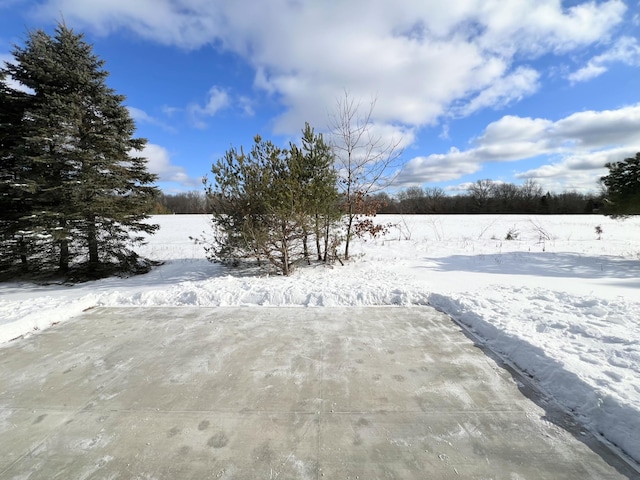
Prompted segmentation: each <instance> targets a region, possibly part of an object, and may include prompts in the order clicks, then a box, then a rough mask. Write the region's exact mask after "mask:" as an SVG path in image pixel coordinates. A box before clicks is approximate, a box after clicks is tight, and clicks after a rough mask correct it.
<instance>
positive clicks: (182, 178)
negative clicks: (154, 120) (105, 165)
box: [134, 143, 201, 187]
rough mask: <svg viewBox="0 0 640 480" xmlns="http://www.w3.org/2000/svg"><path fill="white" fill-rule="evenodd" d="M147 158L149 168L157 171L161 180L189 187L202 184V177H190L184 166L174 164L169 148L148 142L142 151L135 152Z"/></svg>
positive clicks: (154, 171)
mask: <svg viewBox="0 0 640 480" xmlns="http://www.w3.org/2000/svg"><path fill="white" fill-rule="evenodd" d="M134 154H135V155H140V156H142V157H145V158H146V159H147V162H148V163H147V168H148V169H149V171H150V172H151V173H155V174H157V175H158V177H159V181H161V182H175V183H179V184H181V185H184V186H187V187H195V186H198V185H201V181H200V179H195V178H192V177H190V176H189V175H188V174H187V172H186V170H185V169H184V168H183V167H180V166H177V165H173V164H172V163H171V156H170V154H169V152H168V151H167V149H165V148H164V147H161V146H160V145H155V144H153V143H148V144H147V145H146V146H145V147H144V149H143V150H142V152H134Z"/></svg>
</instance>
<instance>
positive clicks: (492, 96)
mask: <svg viewBox="0 0 640 480" xmlns="http://www.w3.org/2000/svg"><path fill="white" fill-rule="evenodd" d="M539 78H540V74H539V73H538V72H536V71H535V70H533V69H532V68H528V67H518V68H517V69H516V70H515V71H514V72H513V73H511V74H508V75H506V76H503V77H500V78H498V79H497V80H496V81H494V82H493V83H491V85H489V86H488V87H487V88H486V89H484V90H482V91H481V92H480V93H479V94H478V95H476V97H475V98H473V99H472V100H471V101H470V102H469V103H468V104H467V105H465V106H463V107H461V108H459V109H456V111H457V113H458V114H459V115H462V116H467V115H470V114H472V113H474V112H476V111H478V110H481V109H483V108H502V107H504V106H506V105H508V104H510V103H512V102H515V101H518V100H521V99H522V98H524V97H528V96H530V95H532V94H534V93H535V92H536V91H537V90H538V89H539V88H540V83H539V81H538V80H539Z"/></svg>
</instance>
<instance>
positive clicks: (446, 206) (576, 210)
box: [372, 180, 603, 215]
mask: <svg viewBox="0 0 640 480" xmlns="http://www.w3.org/2000/svg"><path fill="white" fill-rule="evenodd" d="M372 200H375V202H376V203H377V204H378V205H380V208H379V209H378V210H377V213H382V214H384V213H389V214H392V213H393V214H538V215H544V214H550V215H551V214H555V215H559V214H591V213H602V212H601V208H602V205H603V197H602V195H596V194H583V193H577V192H564V193H559V194H555V193H550V192H544V191H543V190H542V188H541V187H540V185H538V184H537V183H535V182H533V181H527V182H525V183H524V184H522V185H514V184H511V183H502V182H494V181H492V180H478V181H476V182H475V183H473V184H472V185H470V186H469V188H468V189H467V191H466V192H465V193H463V194H458V195H447V193H446V192H445V190H444V189H442V188H439V187H425V188H423V187H409V188H407V189H405V190H401V191H399V192H398V193H397V194H395V195H393V196H391V195H389V194H387V193H385V192H381V193H378V194H376V195H375V196H373V197H372Z"/></svg>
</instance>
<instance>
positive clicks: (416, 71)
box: [0, 0, 640, 193]
mask: <svg viewBox="0 0 640 480" xmlns="http://www.w3.org/2000/svg"><path fill="white" fill-rule="evenodd" d="M62 17H64V20H65V22H66V24H67V25H68V26H70V27H72V28H74V29H75V30H76V31H77V32H84V33H85V35H86V39H87V41H88V42H90V43H92V44H93V45H94V51H95V53H96V54H97V55H99V56H100V57H101V58H102V59H104V60H105V61H106V65H105V68H106V70H108V71H109V72H110V74H111V75H110V77H109V79H108V84H109V86H111V87H112V88H114V89H115V90H116V91H117V92H118V93H120V94H123V95H126V96H127V101H126V105H127V106H128V107H129V109H130V112H131V114H132V116H133V117H134V118H135V120H136V123H137V126H138V136H141V137H145V138H147V139H148V141H149V144H148V146H147V148H146V150H145V152H144V154H145V156H147V158H148V159H149V168H150V170H152V171H154V172H155V173H158V174H159V175H160V182H159V185H160V187H161V188H162V189H163V190H165V191H166V192H175V191H183V190H193V189H200V188H201V178H202V177H203V176H204V175H205V174H207V173H208V172H209V170H210V167H211V164H212V162H214V161H215V160H216V159H218V158H219V157H220V156H221V155H222V154H223V153H224V152H225V151H226V150H227V149H228V148H229V147H230V146H232V145H233V146H235V147H239V146H241V145H244V146H246V147H248V146H250V144H251V143H252V139H253V137H254V135H256V134H260V135H261V136H263V138H268V139H271V140H273V141H274V142H275V143H277V144H280V145H283V146H285V145H287V144H288V142H289V141H290V140H296V139H298V138H299V137H300V130H301V129H302V128H303V126H304V123H305V122H309V123H310V124H311V125H312V126H314V127H315V128H316V130H317V131H323V130H325V129H326V128H327V126H328V125H329V123H330V120H329V118H330V115H332V114H335V113H336V108H337V107H336V104H337V101H338V100H339V99H341V98H342V97H343V96H344V94H345V92H348V93H349V95H350V97H351V98H352V99H356V100H358V99H359V100H361V101H362V108H363V109H364V110H366V109H367V107H368V105H369V102H370V100H371V99H372V98H375V99H376V103H375V108H374V110H373V117H372V120H373V127H374V130H375V132H378V133H379V134H380V135H382V136H383V140H385V139H388V140H389V141H399V142H401V145H402V146H403V147H404V151H403V154H402V157H401V160H402V162H403V163H404V168H403V169H402V171H401V172H400V173H399V175H398V177H397V179H396V184H395V187H396V188H403V187H407V186H415V185H422V186H438V187H443V188H445V189H447V190H448V191H450V192H452V193H455V192H457V191H460V190H464V189H465V188H466V186H467V185H468V184H469V183H470V182H474V181H476V180H478V179H485V178H490V179H493V180H496V181H504V182H512V183H516V184H519V183H522V182H524V181H526V180H528V179H531V180H534V181H536V182H538V183H539V184H541V186H542V187H543V188H544V189H545V190H550V191H552V192H560V191H566V190H575V191H580V192H589V191H597V190H598V184H597V180H598V178H599V177H600V176H601V175H603V174H606V169H605V168H604V167H603V166H604V164H605V163H606V162H607V161H615V160H622V159H624V158H626V157H630V156H633V155H635V153H636V152H638V151H640V39H639V33H640V2H638V0H626V1H623V0H607V1H589V2H587V1H580V0H573V1H562V2H561V1H560V0H447V1H443V0H405V1H403V0H399V1H390V0H326V1H323V0H263V1H257V0H218V1H214V0H90V1H88V0H41V1H34V0H0V60H5V61H10V60H11V58H12V57H11V55H10V52H11V49H12V45H13V44H18V45H23V44H24V41H25V39H26V36H27V31H28V30H29V29H37V28H41V29H44V30H45V31H48V32H53V29H54V27H55V24H56V22H57V21H59V20H60V19H61V18H62Z"/></svg>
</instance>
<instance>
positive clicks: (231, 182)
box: [204, 124, 341, 275]
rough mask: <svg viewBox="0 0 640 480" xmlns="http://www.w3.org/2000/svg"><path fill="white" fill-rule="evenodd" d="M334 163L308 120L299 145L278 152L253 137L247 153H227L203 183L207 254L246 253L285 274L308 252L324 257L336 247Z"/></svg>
mask: <svg viewBox="0 0 640 480" xmlns="http://www.w3.org/2000/svg"><path fill="white" fill-rule="evenodd" d="M333 163H334V156H333V154H332V152H331V149H330V148H329V146H328V145H327V144H326V143H325V141H324V139H323V137H322V135H317V134H315V133H314V131H313V129H312V128H311V127H310V126H309V125H308V124H307V125H306V126H305V129H304V130H303V136H302V145H301V146H300V147H298V146H297V145H294V144H290V146H289V148H288V149H282V148H279V147H276V146H275V145H274V144H273V143H272V142H270V141H267V140H263V139H262V138H260V136H256V137H255V139H254V145H253V148H252V149H251V151H250V152H248V153H245V152H244V150H243V149H242V148H241V149H240V150H239V151H238V150H237V149H235V148H232V149H230V150H229V151H227V152H226V153H225V155H224V156H223V157H222V158H221V159H220V160H218V161H217V162H216V163H215V164H213V166H212V169H211V172H212V174H213V182H212V183H209V184H208V186H207V196H208V198H209V201H210V202H211V205H212V208H213V211H214V213H213V226H214V231H215V234H214V238H213V241H209V240H207V239H204V242H205V243H206V244H207V246H206V249H207V252H208V254H209V258H210V259H211V260H214V261H224V262H232V263H238V262H240V261H241V260H244V259H247V258H251V259H255V260H257V261H258V262H260V263H262V262H267V263H268V264H270V265H272V266H273V267H275V268H276V269H277V270H278V271H279V272H281V273H282V274H284V275H289V274H290V273H291V271H292V269H293V268H294V266H295V265H296V264H298V263H300V262H302V261H305V262H308V263H310V261H311V257H312V255H313V256H315V257H316V258H317V259H318V260H319V261H324V262H327V261H329V260H330V257H331V256H332V255H334V254H335V248H336V246H337V245H336V241H335V239H334V238H332V236H331V233H332V226H333V225H334V224H335V222H336V221H337V220H339V218H340V216H341V210H340V208H339V204H338V191H337V189H336V182H337V174H336V171H335V169H334V167H333ZM311 244H313V245H314V246H315V248H313V247H312V246H311ZM312 248H313V250H312ZM312 252H313V253H312Z"/></svg>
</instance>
